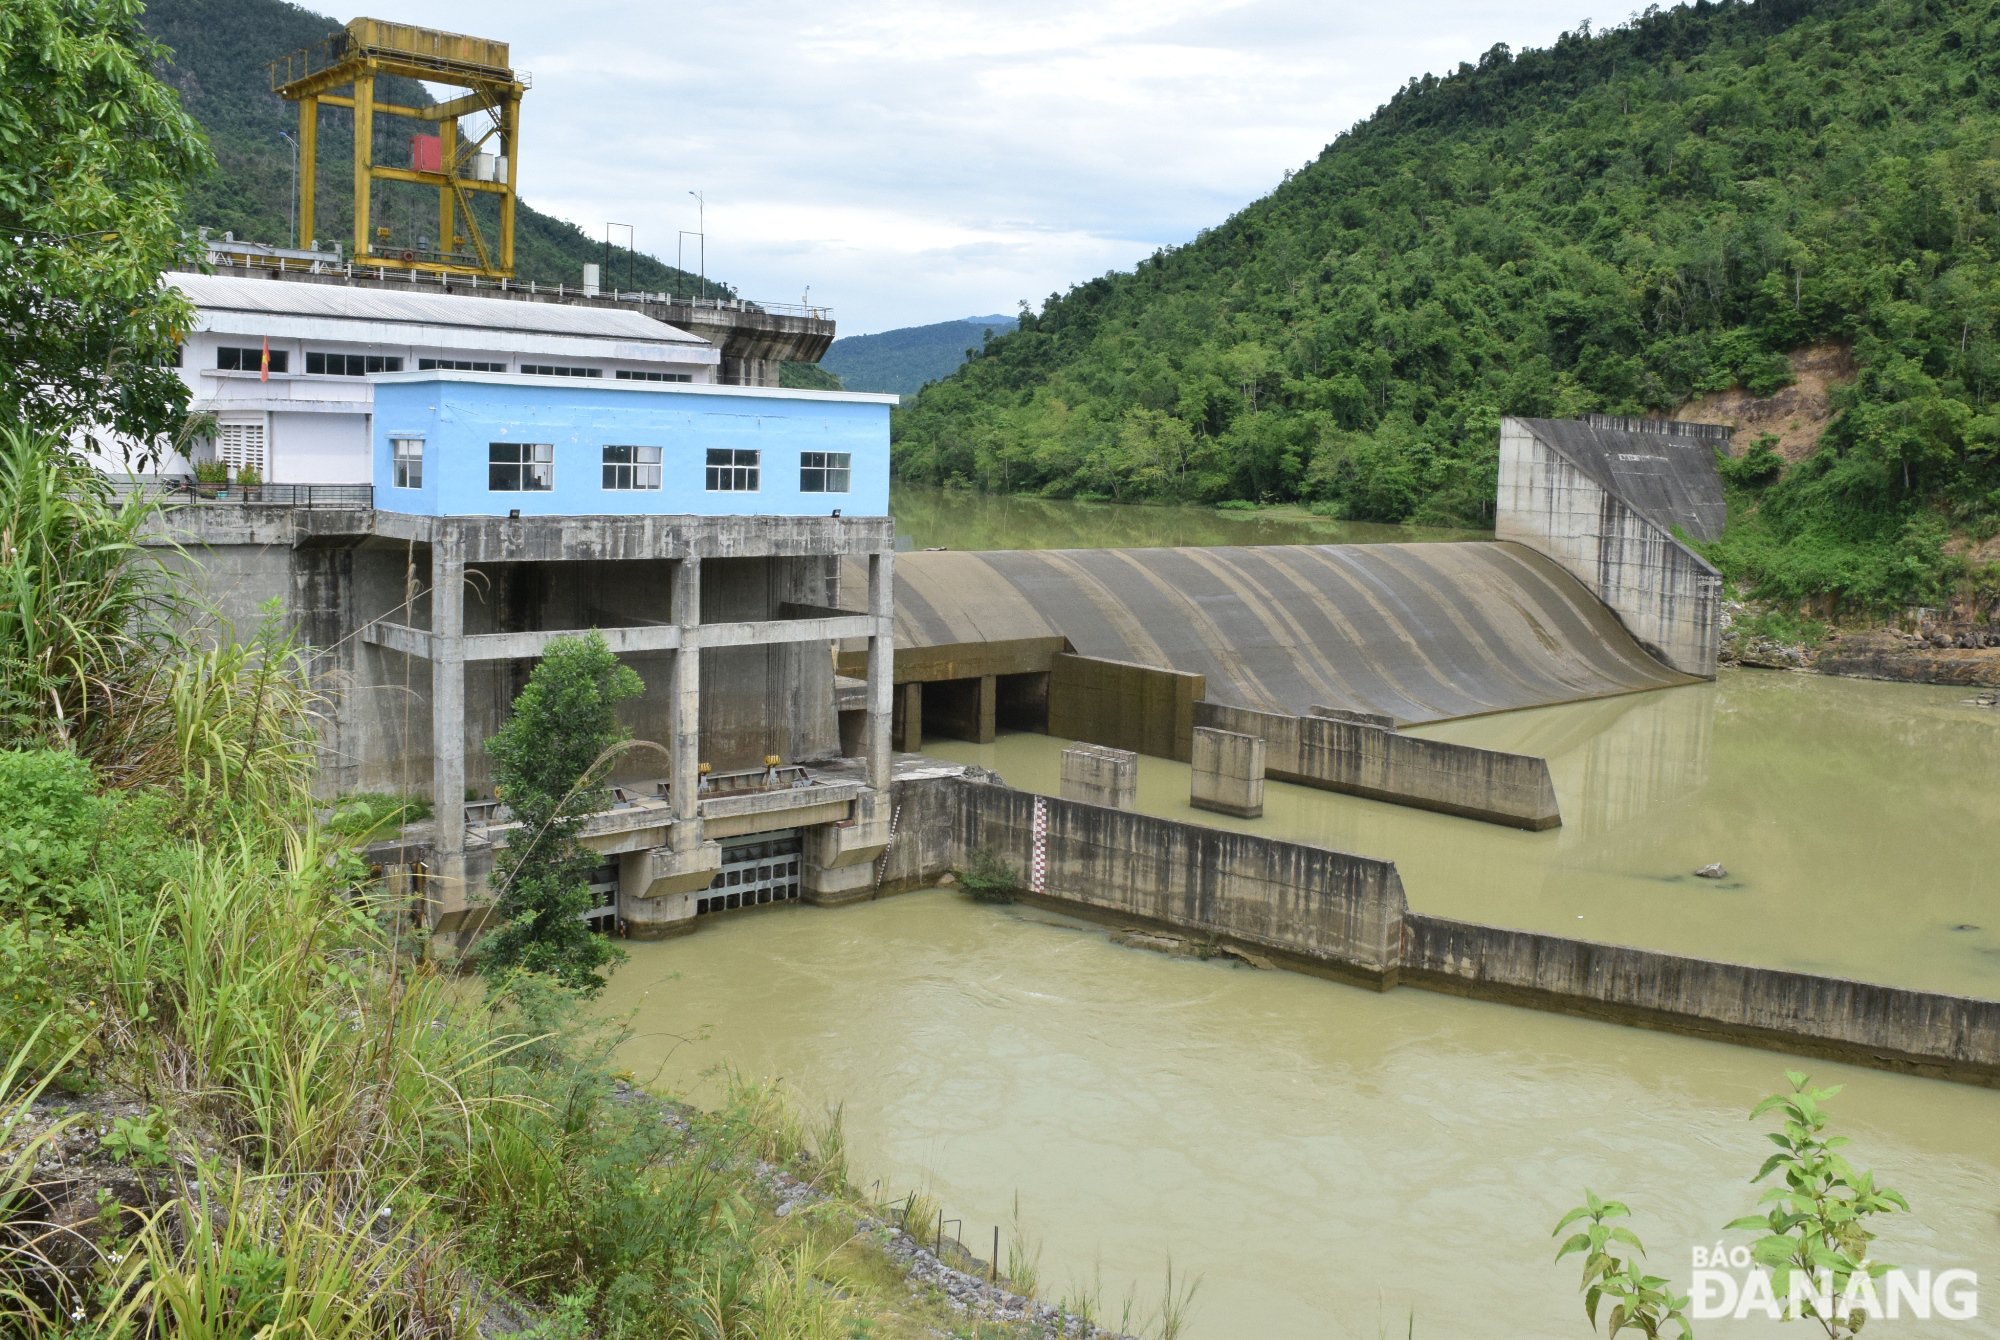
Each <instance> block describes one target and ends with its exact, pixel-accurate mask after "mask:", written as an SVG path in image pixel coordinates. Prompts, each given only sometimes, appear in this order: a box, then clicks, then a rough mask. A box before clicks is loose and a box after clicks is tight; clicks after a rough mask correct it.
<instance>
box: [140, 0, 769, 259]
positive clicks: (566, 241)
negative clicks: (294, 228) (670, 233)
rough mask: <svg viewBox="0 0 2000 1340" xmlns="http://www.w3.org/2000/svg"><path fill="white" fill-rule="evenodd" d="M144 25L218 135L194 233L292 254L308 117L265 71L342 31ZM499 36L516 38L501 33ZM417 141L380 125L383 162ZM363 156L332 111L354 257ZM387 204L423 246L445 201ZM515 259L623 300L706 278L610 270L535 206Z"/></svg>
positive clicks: (245, 18) (331, 194) (171, 9)
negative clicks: (593, 282) (595, 282)
mask: <svg viewBox="0 0 2000 1340" xmlns="http://www.w3.org/2000/svg"><path fill="white" fill-rule="evenodd" d="M141 22H142V23H143V25H144V26H145V29H146V31H147V32H148V33H150V34H151V35H152V36H153V37H155V38H156V39H158V40H159V41H161V42H163V43H164V44H166V46H168V47H169V48H171V49H172V51H173V59H172V62H171V63H170V64H169V65H168V66H167V68H166V69H164V70H162V71H161V75H162V77H163V78H164V79H165V80H166V82H167V83H168V84H170V85H172V86H173V87H174V88H176V89H178V90H179V92H180V95H181V102H182V104H183V105H184V106H185V107H186V108H187V110H188V113H189V114H190V115H191V116H193V117H194V118H195V120H197V121H199V122H200V123H201V125H202V128H203V129H205V130H206V131H207V132H208V136H209V142H210V144H211V146H212V147H213V148H214V150H215V158H216V163H217V171H216V173H215V174H214V175H213V176H211V177H210V178H208V179H207V180H206V181H202V182H199V183H196V185H195V186H194V187H193V189H191V190H190V191H189V192H188V199H187V214H188V222H189V223H190V224H192V225H196V226H202V227H207V228H210V229H213V230H215V231H217V232H223V231H228V232H233V233H235V234H236V236H238V237H239V238H244V239H247V240H251V241H257V242H273V243H280V244H282V243H283V242H285V241H286V240H287V239H288V238H289V237H290V236H291V231H290V228H291V225H290V209H291V201H292V150H291V146H290V145H288V144H287V143H286V142H285V141H284V140H283V139H282V138H281V137H280V134H279V132H281V131H284V132H288V133H292V134H296V133H297V131H298V108H297V106H296V105H295V104H293V103H289V102H286V101H285V100H284V99H282V98H280V97H279V96H278V95H277V94H275V93H273V92H271V86H270V76H269V73H268V70H267V68H266V62H268V61H270V60H272V59H273V58H275V57H278V56H283V55H286V54H288V53H290V52H292V51H296V50H298V49H299V48H301V47H306V46H310V45H312V44H313V43H314V42H317V41H319V40H320V39H321V38H322V37H325V36H326V35H327V34H328V33H330V32H333V31H334V30H335V29H337V28H339V27H340V26H341V22H340V21H339V20H335V19H331V18H328V17H326V16H325V15H323V14H315V13H313V12H312V11H311V10H308V9H302V8H300V7H299V6H297V5H292V4H287V3H285V2H284V0H152V3H151V4H149V5H148V6H147V9H146V12H145V14H144V15H143V17H142V20H141ZM493 35H494V36H496V37H503V38H504V37H505V36H506V34H505V33H504V32H499V31H496V32H495V33H494V34H493ZM380 96H381V97H382V98H384V99H386V100H389V101H394V102H401V103H404V104H405V105H411V106H421V105H427V104H429V103H430V102H432V101H433V99H432V98H431V96H430V95H429V94H428V93H426V92H425V91H424V89H423V87H422V85H420V84H417V83H416V82H414V81H411V80H391V81H384V84H383V85H382V86H381V88H380ZM534 99H535V95H534V94H533V93H530V94H529V95H528V99H527V101H526V103H524V104H523V111H522V115H523V116H524V117H532V116H534V114H535V111H534V108H535V102H534ZM417 129H419V127H418V126H416V125H415V124H414V123H411V122H406V121H397V120H392V119H389V118H377V125H376V134H375V140H376V143H375V150H376V154H377V161H379V162H396V161H398V160H399V159H403V160H406V159H407V157H408V154H409V141H408V136H409V135H410V133H411V132H412V131H415V130H417ZM353 145H354V137H353V119H352V116H351V115H350V114H349V113H347V112H344V111H340V110H337V109H333V108H322V109H321V111H320V134H319V160H320V161H319V174H318V196H319V216H320V217H319V220H318V225H317V230H318V233H319V236H320V237H321V238H322V239H323V240H325V241H327V242H328V243H331V242H333V241H335V240H338V241H341V242H342V243H345V244H350V249H351V242H352V239H353V236H354V210H353V198H352V197H353V166H352V165H353V162H354V157H353ZM544 152H549V153H558V152H560V149H559V148H554V147H552V148H550V149H547V150H544ZM523 173H524V176H525V178H526V179H527V180H528V181H530V182H532V181H533V179H534V174H535V167H534V162H533V160H532V159H530V160H529V161H528V162H527V163H526V164H524V165H523ZM377 202H378V203H377V206H376V217H377V221H378V222H381V223H386V224H388V225H389V226H390V227H391V228H393V229H395V230H396V232H397V235H399V236H410V237H413V238H414V237H415V236H417V235H419V234H422V233H424V231H425V230H426V229H435V228H436V226H437V223H436V205H435V196H434V195H433V194H432V193H431V192H430V191H429V190H428V189H427V188H423V187H393V186H391V187H385V186H378V187H377ZM481 203H482V207H483V208H484V209H485V211H486V218H485V221H484V223H485V228H486V236H487V237H488V238H489V239H492V238H493V237H495V236H496V226H497V218H496V217H495V215H496V210H495V208H494V206H493V203H492V202H491V201H490V200H489V201H482V202H481ZM426 219H428V223H426V222H425V220H426ZM514 251H515V272H516V274H517V275H518V276H519V277H520V278H521V279H524V280H535V281H537V282H540V283H551V284H553V283H566V284H575V283H579V282H581V280H582V278H583V266H584V264H585V263H586V262H589V261H596V262H599V263H600V264H605V274H604V282H605V283H606V284H616V285H617V286H619V287H621V288H642V289H648V290H652V291H655V292H660V291H664V292H670V293H693V292H696V291H697V290H698V289H699V286H700V281H699V280H698V279H697V277H696V276H694V275H691V274H688V273H687V272H686V271H683V270H679V269H676V268H675V267H673V266H671V265H667V264H664V263H663V262H661V261H658V260H656V259H654V258H653V257H651V256H647V255H643V254H640V255H630V254H628V253H626V252H624V251H622V250H619V251H614V252H612V253H611V254H610V256H609V258H608V263H606V262H607V256H606V252H605V245H604V239H603V238H602V237H591V236H589V235H587V234H586V233H585V232H584V231H583V230H582V229H580V228H578V227H577V226H576V225H575V224H573V223H570V222H568V221H566V220H563V219H558V218H554V217H552V216H550V215H547V214H543V213H541V212H540V211H538V210H535V209H532V208H529V207H528V206H527V205H526V204H522V205H521V206H520V207H519V208H518V209H517V211H516V214H515V227H514ZM708 284H709V291H710V292H711V293H713V294H719V295H722V296H729V297H733V296H735V291H734V290H733V289H731V288H730V287H729V286H728V285H726V284H722V283H720V282H718V281H717V280H715V279H713V278H711V279H710V280H709V281H708Z"/></svg>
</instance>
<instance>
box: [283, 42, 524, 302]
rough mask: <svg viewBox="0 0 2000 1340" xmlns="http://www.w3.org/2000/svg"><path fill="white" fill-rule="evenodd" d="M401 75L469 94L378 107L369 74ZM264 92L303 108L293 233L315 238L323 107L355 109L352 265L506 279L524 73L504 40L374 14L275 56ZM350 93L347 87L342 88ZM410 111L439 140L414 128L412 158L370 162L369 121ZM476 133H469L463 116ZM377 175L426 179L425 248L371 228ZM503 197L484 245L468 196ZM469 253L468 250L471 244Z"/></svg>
mask: <svg viewBox="0 0 2000 1340" xmlns="http://www.w3.org/2000/svg"><path fill="white" fill-rule="evenodd" d="M383 75H403V76H406V77H408V78H411V79H421V80H424V81H425V82H427V83H433V84H446V85H449V86H450V87H452V88H462V89H464V90H465V93H464V94H463V95H462V96H460V97H456V98H452V99H450V100H449V101H447V102H441V103H437V104H434V105H432V106H429V107H408V106H404V105H401V104H399V103H390V102H379V101H377V100H376V97H375V81H376V80H377V79H378V78H380V77H381V76H383ZM271 88H272V91H274V92H275V93H277V94H278V95H279V96H280V97H283V98H285V99H287V100H288V101H292V102H296V103H298V105H299V187H298V190H299V237H300V238H301V239H304V238H309V237H311V236H312V235H313V204H314V200H313V196H314V190H313V188H314V185H315V183H316V182H317V180H318V178H317V175H316V169H317V167H318V162H319V155H318V145H319V109H320V108H321V107H322V106H325V107H347V108H351V109H353V112H354V260H355V261H357V262H360V263H364V264H367V265H374V266H385V267H387V268H390V269H397V270H423V271H429V272H431V273H445V274H474V275H481V276H484V277H486V278H489V279H505V278H508V277H509V276H511V275H512V274H513V273H514V202H515V182H516V181H517V180H518V177H519V173H520V168H521V164H520V156H519V154H518V152H517V145H518V136H519V131H520V125H521V95H522V94H523V93H524V92H526V91H527V88H528V84H527V76H526V74H525V72H519V73H517V72H516V71H515V70H514V69H512V68H511V67H510V66H509V65H508V62H507V44H506V43H505V42H490V41H488V40H486V39H485V38H483V37H466V36H463V35H461V34H458V33H445V32H439V31H437V30H436V29H433V28H419V27H417V26H415V25H414V24H408V23H386V22H384V21H382V20H381V19H355V20H354V21H353V22H352V23H349V24H348V25H347V26H346V27H345V28H343V29H342V30H341V31H339V32H336V33H330V34H328V35H327V37H326V38H325V40H323V41H321V42H317V43H315V44H314V45H312V46H309V47H306V48H305V49H303V50H301V51H295V52H293V53H292V54H291V55H289V56H281V57H279V58H278V59H277V60H274V61H272V62H271ZM341 89H349V92H347V93H345V94H343V93H341V92H340V91H339V90H341ZM378 114H380V115H384V116H400V117H406V118H408V119H410V120H414V121H429V122H432V123H434V124H435V125H436V126H437V134H436V135H435V136H428V135H413V136H411V139H410V165H409V166H408V167H397V166H394V165H391V164H385V163H377V162H376V161H375V117H376V116H377V115H378ZM481 115H483V116H484V117H485V118H486V119H487V124H485V125H483V126H481V125H479V123H477V122H475V123H474V128H475V129H478V130H479V131H480V132H481V133H479V134H478V135H476V136H475V135H469V134H466V133H464V132H463V131H462V129H461V126H460V122H461V121H462V120H464V118H466V117H479V116H481ZM378 181H400V182H412V183H415V184H416V185H419V186H433V187H436V188H437V193H438V231H437V236H436V239H435V241H434V243H433V244H431V245H428V246H424V247H422V248H419V247H418V245H417V243H418V241H419V240H420V239H418V238H414V237H412V238H404V239H400V240H397V239H394V238H392V237H391V235H390V232H389V230H388V229H387V228H374V229H371V228H370V226H369V225H370V223H371V219H370V214H369V197H370V192H371V188H372V187H373V186H374V184H375V183H376V182H378ZM479 194H488V195H496V196H498V197H499V198H500V226H499V237H498V239H497V241H498V250H497V251H496V250H495V249H494V247H492V246H491V245H489V244H488V242H487V239H486V237H485V236H484V234H483V233H482V232H481V231H480V227H479V219H478V216H477V214H476V213H475V212H474V210H473V207H472V206H473V200H474V197H475V196H476V195H479ZM468 242H469V243H470V244H471V250H470V251H468V250H467V249H466V244H467V243H468Z"/></svg>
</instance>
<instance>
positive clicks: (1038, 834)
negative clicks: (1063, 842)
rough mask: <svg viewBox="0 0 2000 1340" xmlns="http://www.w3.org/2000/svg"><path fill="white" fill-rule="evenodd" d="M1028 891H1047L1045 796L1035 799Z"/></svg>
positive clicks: (1046, 817)
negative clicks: (1033, 846)
mask: <svg viewBox="0 0 2000 1340" xmlns="http://www.w3.org/2000/svg"><path fill="white" fill-rule="evenodd" d="M1028 889H1029V891H1030V892H1031V893H1047V892H1048V891H1049V801H1048V797H1046V796H1036V797H1035V855H1034V858H1033V860H1031V861H1030V862H1029V863H1028Z"/></svg>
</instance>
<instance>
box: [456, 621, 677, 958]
mask: <svg viewBox="0 0 2000 1340" xmlns="http://www.w3.org/2000/svg"><path fill="white" fill-rule="evenodd" d="M645 688H646V686H645V685H644V684H643V683H641V682H640V679H639V676H638V675H637V674H636V673H635V672H634V671H633V670H632V669H631V667H629V666H624V665H620V664H619V663H618V658H617V657H616V656H614V655H613V654H612V652H611V649H610V648H609V647H607V646H606V645H605V644H604V638H603V637H602V636H600V635H599V634H598V633H596V632H594V631H593V632H591V633H589V634H588V635H586V636H584V637H559V638H556V639H555V640H553V641H552V642H550V643H549V646H548V650H547V651H546V652H544V653H543V655H542V660H541V663H540V664H538V665H537V666H536V667H535V671H534V673H533V674H532V675H530V676H529V677H528V684H527V687H526V688H524V689H522V690H521V692H520V694H519V696H517V697H516V698H515V699H514V707H513V711H512V712H511V713H510V714H509V716H508V718H507V723H506V724H505V725H504V726H502V727H501V728H500V733H499V734H497V735H495V736H494V737H493V738H492V739H490V740H488V741H487V742H486V749H487V752H488V753H489V754H490V755H491V756H492V758H493V770H494V778H495V783H496V785H495V790H496V793H497V794H498V795H499V797H500V798H501V799H502V800H504V801H506V802H507V806H508V808H509V809H511V810H513V812H514V817H515V818H516V819H517V820H519V821H520V827H518V828H516V829H514V830H513V831H512V832H511V833H510V834H509V835H508V837H507V845H506V847H505V848H504V849H503V850H502V851H501V853H500V856H499V860H498V861H497V862H496V864H495V867H494V872H493V885H494V887H495V888H497V889H498V890H499V897H498V899H497V900H496V901H495V904H494V910H495V912H496V913H497V914H498V916H497V924H496V925H494V926H492V927H491V928H490V929H488V930H487V932H486V934H485V935H484V936H483V937H482V938H481V940H480V942H479V945H478V947H477V949H476V951H475V954H476V957H477V962H478V965H479V969H480V971H481V972H483V973H485V974H486V976H487V977H489V978H493V979H498V978H501V977H505V976H506V975H508V974H509V973H512V972H515V971H520V970H525V971H529V972H540V973H547V974H549V975H550V976H552V977H554V978H556V979H557V980H558V981H560V982H562V983H563V984H564V985H565V986H569V987H573V988H575V989H577V990H580V991H584V992H596V991H597V990H599V989H601V988H602V987H603V985H604V978H603V976H602V975H601V974H600V973H599V971H598V970H599V969H600V968H603V967H605V966H606V965H607V964H610V963H614V962H616V961H617V960H618V959H619V958H621V957H622V955H621V954H620V953H619V950H618V948H617V946H615V945H613V944H612V943H611V942H610V941H609V940H607V939H605V938H604V937H603V936H601V935H597V934H595V933H593V932H592V931H591V929H590V927H589V926H588V925H586V924H585V922H584V920H583V914H584V913H585V912H587V911H588V910H589V909H590V884H589V881H590V871H591V868H592V867H593V866H595V865H596V864H597V856H596V855H595V854H594V853H593V852H591V851H590V850H589V849H588V848H587V847H585V846H584V845H583V844H582V843H581V842H579V841H578V840H577V834H578V832H579V831H580V830H581V828H582V827H583V820H584V817H585V816H586V815H588V814H590V813H591V812H592V811H594V810H596V809H598V808H600V807H601V806H602V804H603V800H604V789H603V783H604V779H605V777H606V775H607V774H608V772H609V759H610V755H611V754H612V753H613V752H615V750H616V747H617V745H618V744H619V743H620V742H621V741H623V740H624V739H626V737H627V733H626V731H625V730H624V729H623V728H622V727H621V726H619V724H618V718H617V707H618V704H619V703H621V702H624V701H625V700H626V699H628V698H636V697H637V696H639V695H640V694H641V693H643V692H645Z"/></svg>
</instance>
